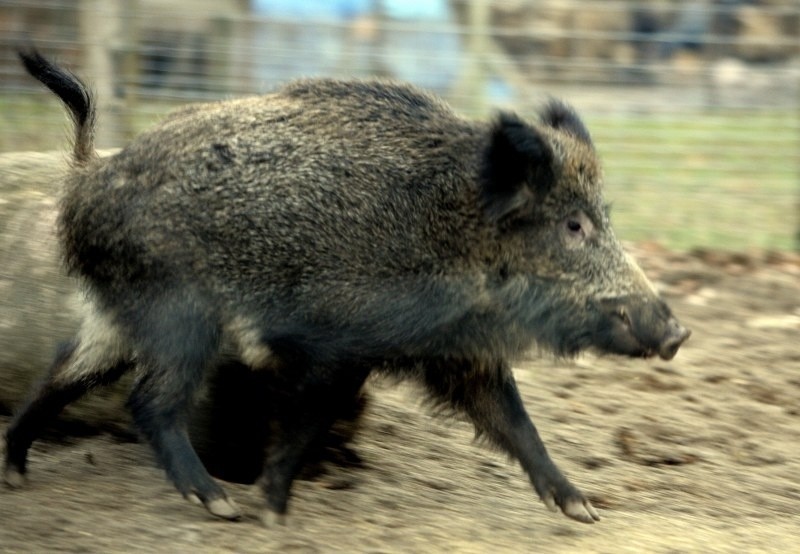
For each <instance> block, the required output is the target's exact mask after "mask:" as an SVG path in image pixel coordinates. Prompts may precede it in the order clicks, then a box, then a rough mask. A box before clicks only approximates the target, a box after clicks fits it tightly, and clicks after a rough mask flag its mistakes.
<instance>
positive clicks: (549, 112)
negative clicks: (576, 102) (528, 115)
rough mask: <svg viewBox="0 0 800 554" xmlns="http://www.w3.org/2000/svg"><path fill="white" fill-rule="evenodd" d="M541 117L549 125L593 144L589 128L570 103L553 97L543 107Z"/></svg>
mask: <svg viewBox="0 0 800 554" xmlns="http://www.w3.org/2000/svg"><path fill="white" fill-rule="evenodd" d="M539 119H540V121H541V122H542V123H543V124H544V125H547V126H548V127H552V128H553V129H558V130H561V131H565V132H567V133H569V134H571V135H572V136H574V137H575V138H577V139H578V140H581V141H583V142H585V143H586V144H592V137H591V135H590V134H589V131H588V129H586V126H585V125H584V124H583V121H581V118H580V117H579V116H578V114H577V113H576V112H575V110H573V109H572V107H571V106H570V105H569V104H565V103H564V102H561V101H560V100H555V99H551V100H550V101H549V102H548V103H547V105H545V107H544V108H543V109H542V111H541V113H540V116H539Z"/></svg>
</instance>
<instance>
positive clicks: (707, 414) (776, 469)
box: [0, 246, 800, 553]
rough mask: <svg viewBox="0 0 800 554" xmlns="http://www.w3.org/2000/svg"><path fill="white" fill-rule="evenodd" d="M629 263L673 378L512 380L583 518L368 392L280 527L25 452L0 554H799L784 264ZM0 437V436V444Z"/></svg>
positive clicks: (127, 454) (792, 282)
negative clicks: (650, 296) (659, 318)
mask: <svg viewBox="0 0 800 554" xmlns="http://www.w3.org/2000/svg"><path fill="white" fill-rule="evenodd" d="M635 254H636V255H637V256H638V257H639V258H640V260H641V261H642V262H643V265H644V266H645V268H646V270H647V271H648V273H649V274H650V275H651V276H652V277H653V278H654V279H655V280H656V281H657V283H658V285H659V286H660V287H661V289H662V290H663V291H664V292H665V294H666V296H667V297H668V298H669V299H670V301H671V303H672V305H673V308H674V311H675V312H676V314H677V315H678V316H679V317H680V318H681V319H682V321H683V322H684V323H685V324H687V325H688V326H690V327H691V328H692V329H693V331H694V334H693V336H692V337H691V339H690V340H689V342H688V343H687V344H685V345H684V347H683V349H682V350H681V352H680V353H679V354H678V356H677V357H676V358H675V359H674V360H673V361H672V362H663V361H642V360H625V359H619V358H596V357H594V356H588V355H587V356H585V357H581V358H579V359H577V360H574V361H567V362H564V361H559V362H555V361H553V360H551V359H550V358H548V357H547V356H538V355H536V356H532V357H531V358H530V359H526V360H521V361H519V362H518V363H517V364H516V365H515V374H516V376H517V379H518V381H519V383H520V388H521V390H522V393H523V396H524V398H525V402H526V405H527V407H528V409H529V411H530V413H531V415H532V417H533V419H534V421H535V422H536V424H537V426H538V427H539V430H540V432H541V434H542V436H543V438H544V440H545V443H546V444H547V445H548V448H549V449H550V452H551V455H552V456H553V458H554V459H555V460H556V462H557V463H558V464H559V465H560V466H561V468H562V469H563V470H564V471H565V472H566V473H567V474H568V475H569V476H570V477H571V479H572V481H573V482H574V483H575V484H576V485H578V486H579V487H581V488H582V489H583V490H584V491H585V492H586V493H587V494H588V495H589V496H590V497H591V499H592V501H593V503H594V504H595V506H596V507H598V508H599V509H600V511H601V515H602V521H600V522H599V523H597V524H595V525H583V524H580V523H577V522H573V521H571V520H568V519H566V518H565V517H564V516H562V515H560V514H554V513H550V512H548V511H547V510H546V509H545V507H544V505H543V504H542V503H541V502H539V501H538V500H537V499H536V497H535V495H534V493H533V491H532V489H531V487H530V485H529V484H528V482H527V479H526V478H525V477H524V476H523V475H522V472H521V470H520V468H519V467H518V465H517V464H516V463H512V462H510V461H508V460H506V459H505V458H504V457H502V456H501V455H499V454H498V453H496V452H493V451H491V450H488V449H487V448H486V447H484V446H483V445H481V444H476V443H475V442H474V441H473V440H472V430H471V428H470V426H469V425H467V424H466V423H463V422H461V421H454V420H448V419H444V420H443V419H441V418H437V417H435V416H434V415H433V414H431V413H430V412H429V411H428V410H426V409H425V408H424V407H423V406H422V405H421V403H420V400H419V398H420V395H419V391H418V390H417V389H415V388H413V387H410V386H406V385H402V386H397V385H395V384H392V383H388V382H381V381H376V382H372V383H370V388H371V389H372V393H373V395H372V396H373V400H372V402H371V403H370V405H369V407H368V412H367V414H366V417H365V421H364V423H363V429H362V430H361V432H360V434H359V435H358V436H357V437H356V439H355V440H354V442H353V444H352V447H353V449H354V450H355V451H356V452H357V453H358V454H359V456H360V457H361V458H362V459H363V461H364V467H362V468H354V467H342V466H338V465H333V464H331V465H328V466H326V470H325V472H324V473H323V474H322V475H321V476H320V477H318V478H316V479H315V480H311V481H305V480H304V481H299V482H298V483H297V484H296V487H295V490H294V497H293V500H292V504H291V506H290V515H289V518H288V522H287V524H286V525H285V526H284V527H279V528H274V529H265V528H262V527H261V526H260V524H259V522H258V519H257V515H258V513H259V509H260V506H261V502H262V500H261V497H260V491H259V490H258V489H257V488H256V487H253V486H244V485H234V484H227V485H226V486H227V490H228V492H229V493H230V494H231V495H232V496H234V497H235V499H236V500H237V502H238V503H239V505H240V506H241V507H242V508H243V510H244V512H245V514H246V516H245V518H244V519H243V520H242V521H240V522H237V523H230V522H225V521H220V520H215V519H213V518H212V517H211V516H209V515H207V514H206V512H205V510H203V509H202V508H200V507H197V506H193V505H191V504H189V503H188V502H186V501H185V500H183V499H182V498H181V497H180V496H179V495H178V494H177V493H176V492H174V490H173V488H172V486H171V485H169V484H168V483H167V482H166V480H165V478H164V476H163V474H162V472H161V470H159V469H158V468H157V467H155V465H154V462H153V459H152V456H151V454H150V452H149V450H148V448H147V447H146V446H145V445H143V444H140V443H136V442H133V441H131V440H125V439H124V437H119V436H112V435H106V434H96V435H89V436H83V437H63V438H62V439H61V440H59V441H58V443H56V442H53V441H50V442H47V441H42V442H39V443H37V444H36V446H35V447H34V449H33V451H32V452H31V463H30V482H29V484H28V487H27V488H26V489H23V490H9V489H2V488H0V552H56V551H58V552H170V553H174V552H292V553H305V552H309V553H310V552H372V553H378V552H523V551H539V552H607V553H619V552H652V553H659V552H664V553H666V552H670V553H672V552H736V553H740V552H790V551H798V549H800V257H798V256H791V255H729V254H720V253H715V252H700V253H695V254H693V255H676V254H672V253H669V252H664V251H663V250H660V249H659V248H657V247H654V246H640V247H638V248H636V249H635ZM7 423H8V418H7V417H2V418H0V429H4V428H5V426H6V425H7Z"/></svg>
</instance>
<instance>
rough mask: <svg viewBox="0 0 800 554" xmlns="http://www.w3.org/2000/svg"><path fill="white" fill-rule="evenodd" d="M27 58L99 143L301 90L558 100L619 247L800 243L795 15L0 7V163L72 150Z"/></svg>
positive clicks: (139, 3) (550, 7)
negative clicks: (93, 116)
mask: <svg viewBox="0 0 800 554" xmlns="http://www.w3.org/2000/svg"><path fill="white" fill-rule="evenodd" d="M26 43H33V44H35V45H37V47H39V48H40V49H41V50H42V51H43V52H45V53H46V54H47V55H49V56H53V57H55V58H56V59H58V60H60V61H61V62H63V63H64V64H66V65H67V66H69V67H70V68H72V69H73V70H74V71H75V72H76V73H78V74H79V75H81V76H82V77H84V79H85V80H86V81H88V82H89V83H90V84H92V86H93V87H94V88H95V89H96V91H97V94H98V99H99V107H100V117H99V136H98V144H99V146H100V147H114V146H121V145H124V144H125V143H126V142H127V141H128V140H130V138H131V137H132V136H134V135H135V134H137V133H138V132H140V131H141V130H143V129H144V128H146V127H147V126H149V125H152V124H153V123H154V122H156V121H157V120H158V119H159V117H161V116H162V115H163V114H164V113H166V112H167V111H169V110H170V109H172V108H174V107H175V106H177V105H181V104H185V103H187V102H197V101H206V100H214V99H220V98H227V97H232V96H239V95H244V94H255V93H262V92H266V91H268V90H270V89H271V88H273V87H275V86H276V85H277V84H278V83H281V82H284V81H286V80H289V79H291V78H294V77H300V76H319V75H326V76H340V77H358V78H363V77H368V76H380V77H388V78H395V79H402V80H406V81H411V82H414V83H416V84H418V85H420V86H423V87H425V88H428V89H431V90H433V91H435V92H437V93H439V94H441V95H443V96H444V97H446V98H447V99H448V100H449V101H450V102H451V103H452V104H453V105H454V106H455V107H456V109H458V110H459V111H461V112H463V113H464V114H466V115H468V116H470V117H481V118H482V117H489V116H490V115H491V114H492V112H493V110H495V109H498V108H503V109H508V108H512V109H514V110H516V111H517V112H518V113H520V114H522V115H524V116H529V117H535V110H536V108H537V106H538V105H540V104H541V103H542V102H543V101H544V100H546V99H547V98H548V97H549V96H557V97H562V98H564V99H566V100H568V101H569V102H570V103H572V104H573V105H574V106H575V107H576V108H577V109H578V111H579V112H580V113H581V114H582V115H583V116H584V118H585V119H586V121H587V124H588V125H589V127H590V130H591V131H592V132H593V135H594V139H595V142H596V144H597V147H598V150H599V151H600V153H601V155H602V157H603V159H604V161H605V168H606V183H607V196H608V200H610V201H611V202H612V204H613V206H614V209H613V212H612V218H613V220H614V221H615V224H616V226H617V228H618V231H619V233H620V235H621V236H622V237H623V238H624V239H627V240H633V241H657V242H660V243H663V244H665V245H667V246H669V247H671V248H675V249H689V248H693V247H698V246H709V247H714V248H717V247H719V248H726V249H734V250H748V249H783V250H787V249H798V248H800V2H798V1H797V0H706V1H684V0H640V1H633V0H631V1H623V0H620V1H614V0H612V1H599V0H589V1H576V0H537V1H527V2H526V1H521V0H495V1H490V0H450V1H447V0H439V1H436V0H431V1H423V0H418V1H414V0H402V1H401V0H335V1H334V0H331V1H322V0H315V1H306V2H297V1H289V0H250V1H247V0H191V1H189V0H37V1H26V0H0V44H2V47H1V48H0V126H2V128H1V129H0V130H1V131H2V132H0V152H11V151H20V150H51V149H59V148H64V147H65V142H66V140H67V136H68V134H67V132H66V129H67V125H66V124H65V122H64V121H65V120H64V116H63V115H62V112H61V108H60V106H59V105H58V104H57V103H56V102H55V100H54V98H53V97H52V96H51V95H49V94H48V93H47V92H46V91H44V90H43V89H42V88H41V87H40V86H38V84H37V83H35V82H34V81H33V80H32V79H30V78H28V77H27V76H26V75H24V73H23V71H22V69H21V67H20V65H19V63H18V62H17V60H16V56H15V53H14V50H15V47H17V46H19V45H20V44H26Z"/></svg>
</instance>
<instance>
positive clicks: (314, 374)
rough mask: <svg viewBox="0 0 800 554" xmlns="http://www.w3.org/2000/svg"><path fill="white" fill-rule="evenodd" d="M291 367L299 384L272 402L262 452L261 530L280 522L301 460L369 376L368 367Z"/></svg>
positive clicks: (303, 364) (296, 363)
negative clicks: (270, 433) (270, 435)
mask: <svg viewBox="0 0 800 554" xmlns="http://www.w3.org/2000/svg"><path fill="white" fill-rule="evenodd" d="M292 365H293V366H294V367H292V372H293V373H294V374H296V375H297V374H302V375H303V378H302V380H301V382H300V383H296V384H295V385H294V386H293V387H292V390H293V392H292V393H289V394H281V395H279V396H280V398H275V399H273V400H274V401H275V402H277V403H278V404H277V405H276V406H275V408H276V414H277V418H276V419H277V421H276V429H275V430H276V432H277V436H276V437H274V440H272V441H271V443H270V446H269V448H268V450H267V457H266V461H265V464H264V473H263V475H262V479H261V486H262V488H263V490H264V495H265V496H266V499H267V509H266V511H265V512H264V513H263V515H262V521H263V523H264V525H266V526H267V527H270V526H272V525H274V524H275V523H284V522H285V515H286V509H287V504H288V501H289V493H290V490H291V487H292V482H293V481H294V479H295V477H296V476H297V474H298V473H299V472H300V470H301V469H302V465H303V462H304V461H305V455H306V454H307V453H308V452H309V451H310V450H311V449H312V448H314V447H315V446H317V445H318V444H319V441H321V440H323V439H324V437H325V436H326V433H327V432H328V430H329V429H330V428H331V426H332V425H333V423H334V421H335V419H336V417H337V416H338V415H339V414H341V413H343V406H346V405H347V404H349V403H352V402H353V399H354V398H355V397H356V395H357V394H358V391H359V390H360V389H361V386H362V385H363V384H364V381H365V380H366V378H367V376H368V375H369V372H370V366H369V365H368V364H362V363H357V362H355V363H352V364H344V363H337V364H325V365H324V366H317V365H310V364H305V363H303V362H299V361H297V360H295V361H294V363H293V364H292ZM298 366H300V367H298ZM303 366H306V367H303Z"/></svg>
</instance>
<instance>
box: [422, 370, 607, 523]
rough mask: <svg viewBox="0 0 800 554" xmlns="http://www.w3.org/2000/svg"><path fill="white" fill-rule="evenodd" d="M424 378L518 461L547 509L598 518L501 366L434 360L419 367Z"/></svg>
mask: <svg viewBox="0 0 800 554" xmlns="http://www.w3.org/2000/svg"><path fill="white" fill-rule="evenodd" d="M425 381H426V384H427V386H428V389H429V390H430V391H431V392H433V393H434V395H435V396H436V397H437V398H438V399H440V400H442V401H445V402H446V403H448V404H450V405H451V406H452V407H453V408H455V409H456V410H457V411H459V412H462V413H466V415H467V416H468V417H469V418H470V419H471V420H472V422H473V423H474V424H475V428H476V430H477V432H478V433H479V434H480V435H483V436H485V437H486V438H488V439H489V440H490V441H491V442H492V443H494V444H495V445H497V446H498V447H500V448H501V449H502V450H504V451H506V452H507V453H508V454H510V455H511V456H513V457H514V458H517V459H518V460H519V461H520V463H521V464H522V467H523V469H524V470H525V472H526V473H527V474H528V476H529V477H530V480H531V483H532V484H533V486H534V488H535V489H536V492H537V494H538V495H539V498H541V499H542V501H544V503H545V504H546V505H547V507H548V508H550V509H551V510H556V509H557V507H558V508H561V511H562V512H563V513H564V514H565V515H567V516H569V517H571V518H573V519H576V520H578V521H582V522H584V523H594V522H595V521H598V520H599V519H600V516H599V515H598V514H597V511H596V510H595V509H594V507H593V506H592V505H591V503H590V502H589V500H588V499H586V497H585V496H584V495H583V494H582V493H581V492H580V491H579V490H578V489H577V488H575V487H574V486H573V485H572V484H571V483H570V482H569V481H568V480H567V478H566V477H564V475H563V474H562V473H561V471H560V470H559V469H558V467H556V465H555V463H553V461H552V460H551V459H550V456H549V455H548V454H547V450H546V449H545V446H544V443H543V442H542V439H541V438H540V437H539V433H538V432H537V431H536V427H535V426H534V425H533V422H532V421H531V419H530V417H529V416H528V414H527V412H526V411H525V407H524V405H523V404H522V399H521V398H520V394H519V390H518V389H517V385H516V382H515V381H514V376H513V375H512V373H511V370H510V368H509V367H508V366H507V365H506V364H504V363H501V364H498V365H497V367H495V368H490V367H479V366H477V365H473V364H471V363H470V362H465V361H453V360H448V361H441V362H434V363H431V364H428V365H427V366H426V368H425Z"/></svg>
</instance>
